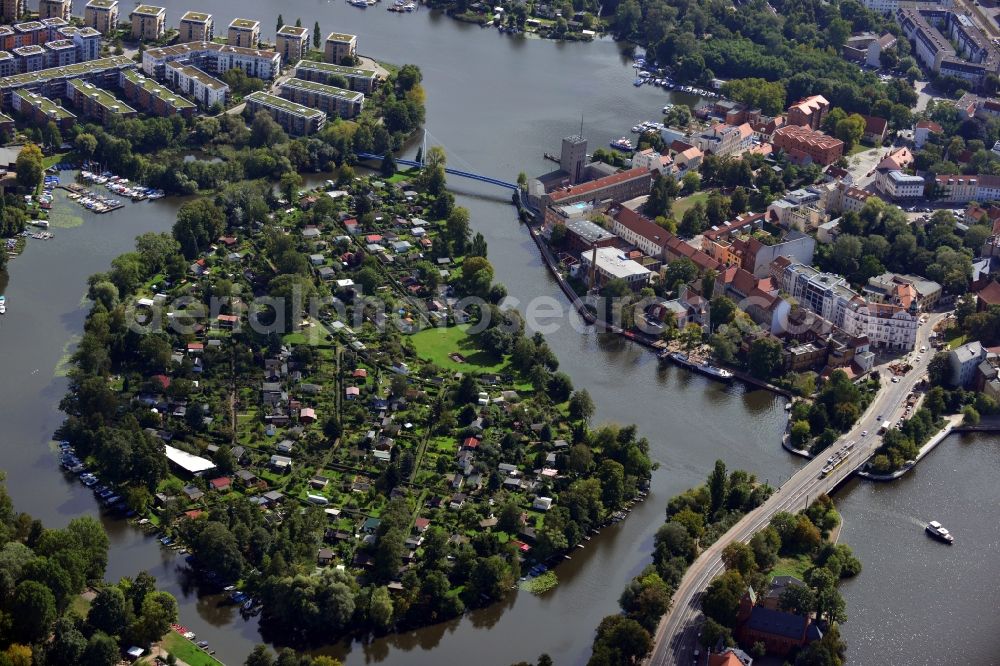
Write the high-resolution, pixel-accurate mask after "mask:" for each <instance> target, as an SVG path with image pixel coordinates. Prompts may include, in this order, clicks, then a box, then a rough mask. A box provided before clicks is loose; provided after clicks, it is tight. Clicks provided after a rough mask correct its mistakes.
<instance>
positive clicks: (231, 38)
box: [226, 18, 260, 49]
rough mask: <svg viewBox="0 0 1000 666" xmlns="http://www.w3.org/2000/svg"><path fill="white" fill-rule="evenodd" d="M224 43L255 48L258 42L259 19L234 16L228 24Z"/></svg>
mask: <svg viewBox="0 0 1000 666" xmlns="http://www.w3.org/2000/svg"><path fill="white" fill-rule="evenodd" d="M226 43H227V44H229V45H230V46H239V47H241V48H244V49H255V48H257V45H258V44H260V21H254V20H252V19H245V18H235V19H233V20H232V22H231V23H230V24H229V32H228V33H227V35H226Z"/></svg>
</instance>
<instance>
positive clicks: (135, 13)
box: [129, 5, 167, 42]
mask: <svg viewBox="0 0 1000 666" xmlns="http://www.w3.org/2000/svg"><path fill="white" fill-rule="evenodd" d="M129 19H130V20H131V21H132V39H142V40H145V41H147V42H155V41H156V40H158V39H160V38H161V37H163V36H164V35H165V34H167V10H166V9H164V8H163V7H156V6H154V5H139V6H138V7H136V8H135V9H133V10H132V13H131V14H129Z"/></svg>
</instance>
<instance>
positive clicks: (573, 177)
mask: <svg viewBox="0 0 1000 666" xmlns="http://www.w3.org/2000/svg"><path fill="white" fill-rule="evenodd" d="M637 166H638V165H637ZM559 169H560V170H562V171H564V172H566V174H567V175H568V176H569V184H570V185H576V184H577V183H580V182H583V181H584V180H586V169H587V139H585V138H584V137H583V136H581V135H579V134H576V135H573V136H567V137H565V138H564V139H563V140H562V150H561V152H560V153H559Z"/></svg>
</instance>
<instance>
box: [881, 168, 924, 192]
mask: <svg viewBox="0 0 1000 666" xmlns="http://www.w3.org/2000/svg"><path fill="white" fill-rule="evenodd" d="M875 188H876V189H877V190H878V191H879V192H881V193H882V194H884V195H886V196H887V197H889V198H890V199H919V198H921V197H922V196H924V179H923V178H922V177H921V176H911V175H909V174H906V173H903V172H902V171H897V170H892V171H887V170H886V171H883V170H880V171H879V172H878V173H877V174H876V176H875Z"/></svg>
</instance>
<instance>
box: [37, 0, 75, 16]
mask: <svg viewBox="0 0 1000 666" xmlns="http://www.w3.org/2000/svg"><path fill="white" fill-rule="evenodd" d="M72 15H73V0H38V18H40V19H47V18H61V19H63V20H64V21H68V20H69V19H70V17H71V16H72Z"/></svg>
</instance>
